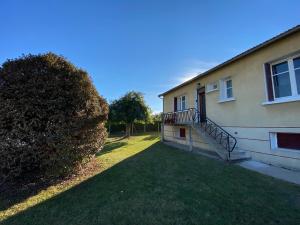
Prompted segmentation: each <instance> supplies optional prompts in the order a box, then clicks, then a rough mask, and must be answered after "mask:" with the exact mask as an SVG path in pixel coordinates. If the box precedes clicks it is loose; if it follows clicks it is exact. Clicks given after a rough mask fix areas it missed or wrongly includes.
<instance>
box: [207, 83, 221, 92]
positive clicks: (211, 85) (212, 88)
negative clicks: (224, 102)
mask: <svg viewBox="0 0 300 225" xmlns="http://www.w3.org/2000/svg"><path fill="white" fill-rule="evenodd" d="M216 90H218V83H217V82H213V83H209V84H207V85H206V93H208V92H212V91H216Z"/></svg>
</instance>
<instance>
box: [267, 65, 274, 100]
mask: <svg viewBox="0 0 300 225" xmlns="http://www.w3.org/2000/svg"><path fill="white" fill-rule="evenodd" d="M265 75H266V85H267V92H268V100H269V101H274V94H273V87H272V75H271V66H270V64H269V63H265Z"/></svg>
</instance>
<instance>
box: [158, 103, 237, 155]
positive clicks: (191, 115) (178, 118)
mask: <svg viewBox="0 0 300 225" xmlns="http://www.w3.org/2000/svg"><path fill="white" fill-rule="evenodd" d="M162 117H163V118H162V121H163V123H164V124H170V125H176V124H177V125H180V124H200V126H201V127H202V128H203V129H204V131H205V132H206V133H207V134H208V135H210V136H211V137H212V138H214V139H215V140H216V141H217V142H218V143H219V144H220V145H222V146H223V147H224V148H225V149H226V150H227V151H228V157H229V158H230V153H231V152H232V151H233V150H234V148H235V147H236V144H237V140H236V138H235V137H234V136H232V135H231V134H229V133H228V132H227V131H226V130H224V129H223V128H222V127H220V126H219V125H218V124H216V123H215V122H213V121H212V120H211V119H209V118H207V117H206V118H205V119H204V120H203V121H202V120H200V112H199V111H198V110H197V109H195V108H189V109H186V110H183V111H177V112H168V113H164V114H163V116H162Z"/></svg>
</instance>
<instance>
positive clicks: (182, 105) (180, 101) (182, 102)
mask: <svg viewBox="0 0 300 225" xmlns="http://www.w3.org/2000/svg"><path fill="white" fill-rule="evenodd" d="M186 109H187V98H186V96H185V95H182V96H180V97H177V110H178V111H183V110H186Z"/></svg>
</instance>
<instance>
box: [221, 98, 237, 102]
mask: <svg viewBox="0 0 300 225" xmlns="http://www.w3.org/2000/svg"><path fill="white" fill-rule="evenodd" d="M231 101H235V98H225V99H220V100H219V101H218V103H223V102H231Z"/></svg>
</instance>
